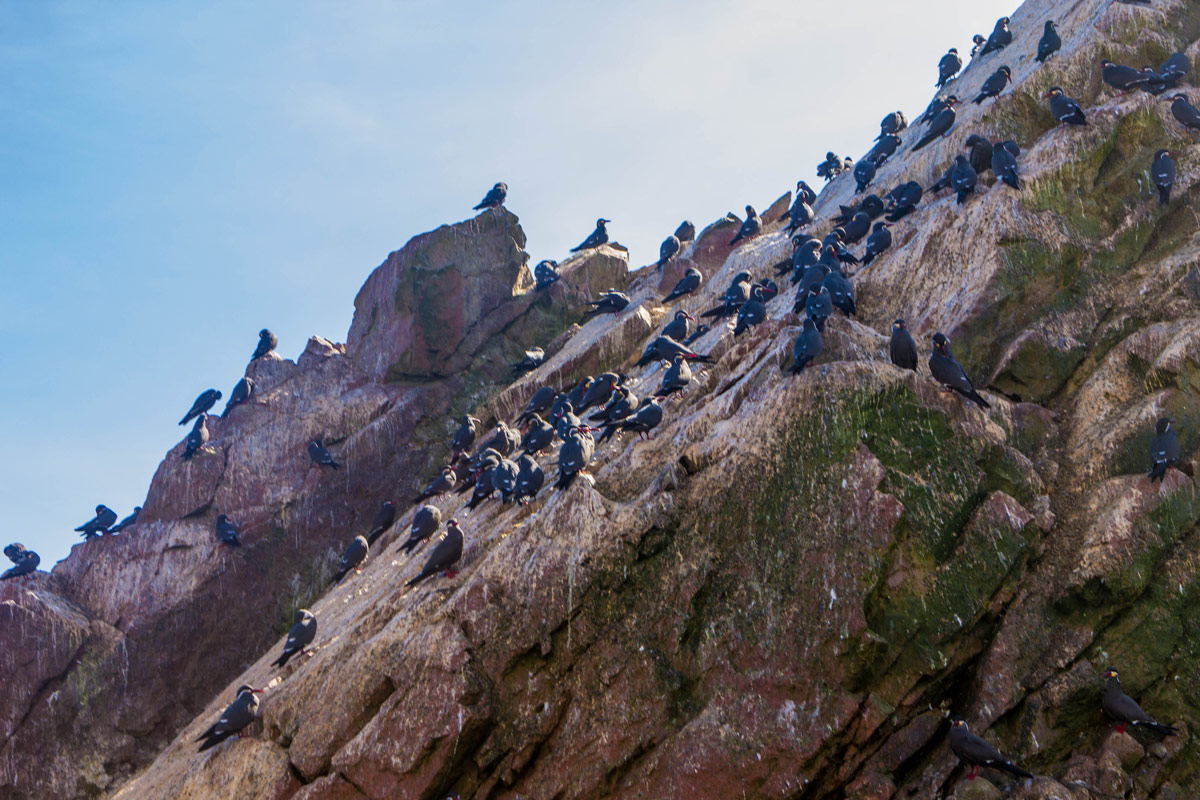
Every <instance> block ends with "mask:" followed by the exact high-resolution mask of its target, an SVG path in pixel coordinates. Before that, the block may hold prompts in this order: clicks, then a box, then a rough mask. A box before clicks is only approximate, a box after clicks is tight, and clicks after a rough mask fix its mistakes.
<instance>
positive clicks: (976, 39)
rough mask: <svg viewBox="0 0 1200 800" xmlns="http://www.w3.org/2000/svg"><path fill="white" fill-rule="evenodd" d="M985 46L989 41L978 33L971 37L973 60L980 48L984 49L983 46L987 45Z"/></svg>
mask: <svg viewBox="0 0 1200 800" xmlns="http://www.w3.org/2000/svg"><path fill="white" fill-rule="evenodd" d="M985 44H987V39H985V38H983V37H982V36H980V35H979V34H978V33H977V34H975V35H974V36H972V37H971V58H974V57H975V54H976V53H978V52H979V48H980V47H983V45H985Z"/></svg>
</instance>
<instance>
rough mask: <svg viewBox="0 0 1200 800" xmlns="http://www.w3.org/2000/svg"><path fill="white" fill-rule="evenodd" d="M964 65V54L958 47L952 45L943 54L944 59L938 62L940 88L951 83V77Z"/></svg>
mask: <svg viewBox="0 0 1200 800" xmlns="http://www.w3.org/2000/svg"><path fill="white" fill-rule="evenodd" d="M962 65H963V61H962V56H960V55H959V54H958V48H957V47H951V48H950V50H949V52H947V53H946V55H944V56H942V60H941V61H939V62H938V79H937V87H938V88H939V89H940V88H942V87H943V86H945V85H946V84H947V83H949V82H950V79H951V78H953V77H954V76H955V75H957V74H958V71H959V70H960V69H962Z"/></svg>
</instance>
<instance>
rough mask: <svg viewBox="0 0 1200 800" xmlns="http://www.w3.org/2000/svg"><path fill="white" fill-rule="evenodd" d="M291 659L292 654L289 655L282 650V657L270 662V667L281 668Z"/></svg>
mask: <svg viewBox="0 0 1200 800" xmlns="http://www.w3.org/2000/svg"><path fill="white" fill-rule="evenodd" d="M291 657H292V654H291V653H289V652H288V651H287V650H284V651H283V655H281V656H280V657H279V658H277V659H275V660H274V661H272V662H271V666H272V667H282V666H284V665H285V664H287V662H288V659H289V658H291Z"/></svg>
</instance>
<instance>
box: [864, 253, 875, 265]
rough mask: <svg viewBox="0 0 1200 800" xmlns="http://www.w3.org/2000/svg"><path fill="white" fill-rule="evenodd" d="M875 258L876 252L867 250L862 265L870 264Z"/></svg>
mask: <svg viewBox="0 0 1200 800" xmlns="http://www.w3.org/2000/svg"><path fill="white" fill-rule="evenodd" d="M874 260H875V254H874V253H872V252H871V251H870V250H868V251H866V252H865V253H863V257H862V265H863V266H864V267H866V266H870V264H871V262H872V261H874Z"/></svg>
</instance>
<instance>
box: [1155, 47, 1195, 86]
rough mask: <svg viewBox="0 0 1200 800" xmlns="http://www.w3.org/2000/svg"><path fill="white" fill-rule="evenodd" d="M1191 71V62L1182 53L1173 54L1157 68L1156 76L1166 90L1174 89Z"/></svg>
mask: <svg viewBox="0 0 1200 800" xmlns="http://www.w3.org/2000/svg"><path fill="white" fill-rule="evenodd" d="M1191 71H1192V62H1191V60H1190V59H1189V58H1188V57H1187V56H1186V55H1185V54H1183V53H1173V54H1172V55H1171V56H1170V57H1169V58H1168V59H1167V60H1166V61H1164V62H1163V63H1162V66H1161V67H1159V68H1158V76H1159V77H1160V78H1162V79H1163V83H1164V85H1165V86H1166V87H1168V88H1174V87H1176V86H1178V85H1179V83H1180V81H1182V80H1183V79H1184V78H1186V77H1187V75H1188V73H1189V72H1191Z"/></svg>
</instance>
